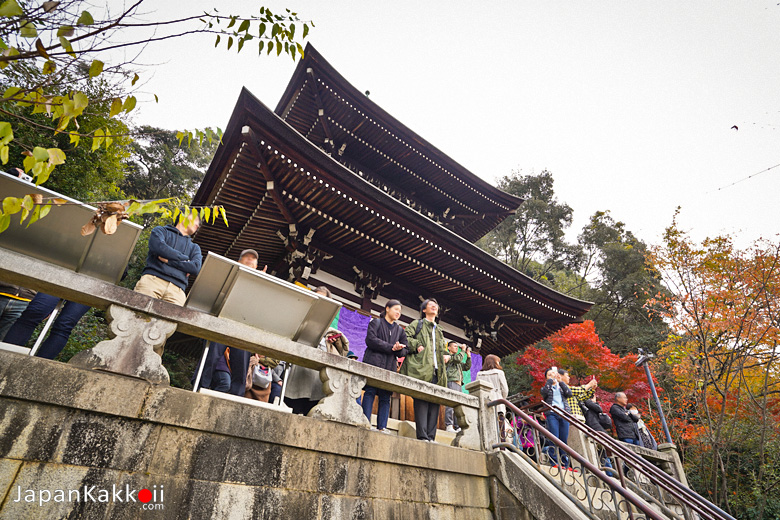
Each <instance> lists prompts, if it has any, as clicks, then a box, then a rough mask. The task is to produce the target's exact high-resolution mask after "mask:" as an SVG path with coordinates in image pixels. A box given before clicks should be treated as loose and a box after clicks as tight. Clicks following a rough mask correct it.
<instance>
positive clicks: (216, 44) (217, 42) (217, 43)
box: [214, 34, 222, 47]
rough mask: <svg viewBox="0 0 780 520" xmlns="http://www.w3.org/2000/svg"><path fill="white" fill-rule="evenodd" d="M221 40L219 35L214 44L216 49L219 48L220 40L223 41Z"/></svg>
mask: <svg viewBox="0 0 780 520" xmlns="http://www.w3.org/2000/svg"><path fill="white" fill-rule="evenodd" d="M221 39H222V37H221V36H220V35H219V34H218V35H217V41H215V42H214V47H217V46H219V40H221Z"/></svg>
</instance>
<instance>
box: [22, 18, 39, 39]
mask: <svg viewBox="0 0 780 520" xmlns="http://www.w3.org/2000/svg"><path fill="white" fill-rule="evenodd" d="M19 36H21V37H22V38H37V37H38V30H37V29H36V28H35V25H33V23H32V22H31V21H29V20H22V21H21V22H20V23H19Z"/></svg>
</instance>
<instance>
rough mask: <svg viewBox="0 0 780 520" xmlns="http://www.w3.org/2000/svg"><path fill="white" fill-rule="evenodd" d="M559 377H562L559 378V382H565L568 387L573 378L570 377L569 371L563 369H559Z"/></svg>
mask: <svg viewBox="0 0 780 520" xmlns="http://www.w3.org/2000/svg"><path fill="white" fill-rule="evenodd" d="M558 375H559V376H560V377H558V381H563V382H564V383H566V384H567V385H568V384H569V380H570V379H571V376H569V372H568V371H566V370H564V369H562V368H559V369H558Z"/></svg>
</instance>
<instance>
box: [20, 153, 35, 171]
mask: <svg viewBox="0 0 780 520" xmlns="http://www.w3.org/2000/svg"><path fill="white" fill-rule="evenodd" d="M37 162H38V161H36V160H35V157H33V156H32V155H28V156H27V157H25V158H24V161H22V166H24V171H25V172H29V171H30V170H31V169H32V168H33V166H35V165H36V163H37Z"/></svg>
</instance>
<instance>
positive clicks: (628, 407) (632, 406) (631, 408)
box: [626, 403, 639, 412]
mask: <svg viewBox="0 0 780 520" xmlns="http://www.w3.org/2000/svg"><path fill="white" fill-rule="evenodd" d="M626 410H628V411H630V412H634V411H635V412H638V411H639V408H637V406H636V405H635V404H634V403H628V404H627V405H626Z"/></svg>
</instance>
